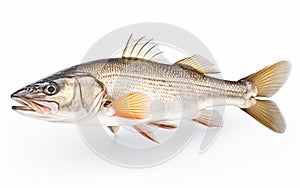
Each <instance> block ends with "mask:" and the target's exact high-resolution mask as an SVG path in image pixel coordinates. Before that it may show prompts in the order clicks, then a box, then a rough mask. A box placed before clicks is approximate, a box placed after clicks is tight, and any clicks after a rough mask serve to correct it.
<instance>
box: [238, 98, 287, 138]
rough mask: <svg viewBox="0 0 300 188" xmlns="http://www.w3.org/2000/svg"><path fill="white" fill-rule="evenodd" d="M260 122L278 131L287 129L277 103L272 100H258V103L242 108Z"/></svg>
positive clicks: (281, 131)
mask: <svg viewBox="0 0 300 188" xmlns="http://www.w3.org/2000/svg"><path fill="white" fill-rule="evenodd" d="M242 110H244V111H245V112H246V113H248V114H249V115H250V116H252V117H253V118H254V119H256V120H257V121H258V122H260V123H261V124H263V125H264V126H266V127H268V128H269V129H271V130H272V131H275V132H277V133H283V132H284V131H285V127H286V125H285V121H284V118H283V116H282V115H281V112H280V110H279V108H278V107H277V105H276V104H275V103H274V102H273V101H271V100H256V103H255V104H254V105H253V106H251V107H250V108H247V109H242Z"/></svg>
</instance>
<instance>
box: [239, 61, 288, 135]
mask: <svg viewBox="0 0 300 188" xmlns="http://www.w3.org/2000/svg"><path fill="white" fill-rule="evenodd" d="M290 70H291V64H290V63H289V62H288V61H280V62H278V63H275V64H273V65H271V66H268V67H266V68H264V69H262V70H260V71H258V72H256V73H254V74H251V75H249V76H247V77H245V78H243V79H241V80H248V81H251V82H252V83H253V84H254V85H255V86H256V89H257V96H256V97H271V96H273V95H274V94H275V93H276V92H277V91H278V90H279V89H280V88H281V87H282V86H283V84H284V83H285V82H286V80H287V78H288V76H289V73H290ZM242 110H243V111H245V112H246V113H248V114H249V115H250V116H252V117H253V118H254V119H256V120H257V121H258V122H260V123H261V124H263V125H264V126H266V127H267V128H269V129H271V130H273V131H275V132H277V133H283V132H284V131H285V127H286V125H285V120H284V117H283V116H282V114H281V112H280V110H279V108H278V107H277V105H276V104H275V103H274V102H273V101H271V100H260V99H255V103H254V104H253V105H252V106H251V107H249V108H242Z"/></svg>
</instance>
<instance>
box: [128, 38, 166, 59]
mask: <svg viewBox="0 0 300 188" xmlns="http://www.w3.org/2000/svg"><path fill="white" fill-rule="evenodd" d="M122 58H123V59H147V60H165V58H164V57H163V56H162V52H161V51H160V49H159V45H158V43H156V42H155V41H154V40H153V39H147V38H146V37H145V36H143V37H141V38H139V39H134V38H133V37H132V34H131V35H130V37H129V39H128V41H127V43H126V46H125V48H124V50H123V53H122Z"/></svg>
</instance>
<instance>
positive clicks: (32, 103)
mask: <svg viewBox="0 0 300 188" xmlns="http://www.w3.org/2000/svg"><path fill="white" fill-rule="evenodd" d="M12 99H13V100H14V101H16V102H18V103H19V104H21V105H20V106H12V109H13V110H16V111H29V112H37V113H47V112H51V108H50V107H48V106H46V105H45V102H41V101H36V100H31V99H26V98H24V97H12Z"/></svg>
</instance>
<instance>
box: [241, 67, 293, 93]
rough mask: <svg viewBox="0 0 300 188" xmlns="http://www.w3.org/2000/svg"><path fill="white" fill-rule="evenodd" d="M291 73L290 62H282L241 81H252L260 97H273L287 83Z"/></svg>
mask: <svg viewBox="0 0 300 188" xmlns="http://www.w3.org/2000/svg"><path fill="white" fill-rule="evenodd" d="M290 71H291V64H290V62H288V61H280V62H278V63H275V64H273V65H270V66H268V67H266V68H264V69H262V70H260V71H258V72H256V73H254V74H251V75H249V76H247V77H245V78H243V79H241V80H249V81H252V82H253V84H254V85H255V86H256V88H257V91H258V93H257V96H258V97H271V96H272V95H274V94H275V93H276V92H277V91H278V90H279V89H280V88H281V87H282V85H283V84H284V83H285V82H286V80H287V78H288V76H289V74H290Z"/></svg>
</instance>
